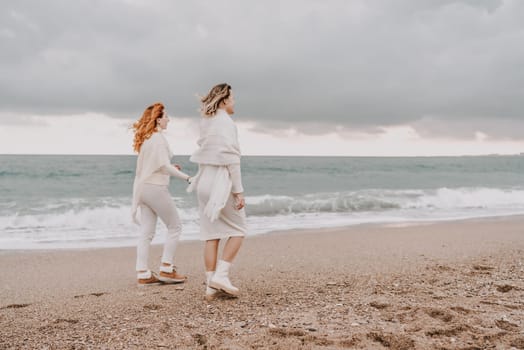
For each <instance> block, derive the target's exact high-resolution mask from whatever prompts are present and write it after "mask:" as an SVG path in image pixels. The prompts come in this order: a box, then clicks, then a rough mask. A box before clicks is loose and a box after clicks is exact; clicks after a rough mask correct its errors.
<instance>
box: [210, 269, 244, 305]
mask: <svg viewBox="0 0 524 350" xmlns="http://www.w3.org/2000/svg"><path fill="white" fill-rule="evenodd" d="M230 267H231V263H228V262H227V261H224V260H219V261H218V264H217V270H216V271H215V274H214V275H213V277H211V280H210V281H209V287H211V288H213V289H216V290H220V291H222V292H224V293H226V294H229V295H231V296H235V297H236V296H238V294H239V290H238V288H237V287H235V286H233V285H232V284H231V281H230V280H229V277H228V275H229V268H230Z"/></svg>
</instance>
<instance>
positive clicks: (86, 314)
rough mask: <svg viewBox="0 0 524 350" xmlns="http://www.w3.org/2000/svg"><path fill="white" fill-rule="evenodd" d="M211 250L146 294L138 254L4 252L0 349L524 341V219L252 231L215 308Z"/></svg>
mask: <svg viewBox="0 0 524 350" xmlns="http://www.w3.org/2000/svg"><path fill="white" fill-rule="evenodd" d="M201 249H202V243H200V242H182V243H181V244H180V246H179V249H178V253H177V256H178V257H177V262H176V263H177V265H178V266H179V270H180V271H181V272H183V273H187V274H188V275H189V280H188V282H187V283H185V284H182V285H161V286H150V287H142V288H139V287H137V285H136V280H135V273H134V263H135V250H134V248H116V249H114V248H111V249H89V250H81V249H77V250H53V251H16V252H14V251H0V268H1V269H2V274H0V349H24V348H27V349H33V348H38V349H99V348H103V349H144V348H154V349H161V348H177V349H178V348H179V349H339V348H350V349H351V348H353V349H510V348H512V347H513V348H515V349H524V218H522V217H506V218H493V219H482V220H466V221H457V222H445V223H433V224H421V225H415V224H413V225H411V224H406V225H389V226H388V225H362V226H354V227H347V228H336V229H315V230H302V231H287V232H275V233H271V234H266V235H261V236H254V237H248V238H247V239H246V241H245V243H244V246H243V248H242V250H241V252H240V255H239V256H238V258H237V260H236V263H235V265H234V267H233V271H232V275H231V279H232V281H233V283H234V284H235V285H237V286H238V287H239V288H240V289H241V296H240V297H239V298H237V299H224V298H221V299H219V300H215V301H213V302H206V301H204V299H203V293H204V284H203V282H204V273H203V267H202V266H203V265H202V258H201V253H202V252H201ZM160 255H161V247H158V246H155V247H153V250H152V254H151V267H152V268H153V269H155V270H158V267H157V265H158V260H159V259H160Z"/></svg>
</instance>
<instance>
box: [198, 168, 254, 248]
mask: <svg viewBox="0 0 524 350" xmlns="http://www.w3.org/2000/svg"><path fill="white" fill-rule="evenodd" d="M217 170H218V166H213V165H203V164H201V165H200V175H199V178H198V184H197V186H196V192H197V199H198V211H199V214H200V239H201V240H203V241H208V240H211V239H222V238H228V237H243V236H244V235H245V234H246V231H247V228H246V212H245V210H244V208H242V209H241V210H237V209H236V208H235V200H234V198H233V194H230V195H229V198H228V200H227V202H226V206H225V207H224V208H223V209H222V210H221V211H220V216H219V217H218V219H216V220H215V221H213V222H211V221H210V220H209V218H208V217H207V215H205V214H204V208H205V206H206V204H207V202H208V201H209V195H210V194H211V190H212V188H213V186H215V176H216V173H217Z"/></svg>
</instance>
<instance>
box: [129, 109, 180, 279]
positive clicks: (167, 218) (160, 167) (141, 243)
mask: <svg viewBox="0 0 524 350" xmlns="http://www.w3.org/2000/svg"><path fill="white" fill-rule="evenodd" d="M168 123H169V117H168V115H167V113H166V112H165V111H164V105H163V104H161V103H155V104H153V105H151V106H149V107H147V108H146V110H145V111H144V113H143V114H142V117H141V118H140V119H139V120H138V121H137V122H136V123H135V124H133V129H134V131H135V139H134V145H133V146H134V150H135V152H138V159H137V163H136V176H135V182H134V185H133V207H132V216H133V220H134V221H135V222H136V223H138V224H140V237H139V239H138V244H137V259H136V271H137V279H138V284H139V285H151V284H158V283H162V282H163V283H181V282H184V281H185V280H186V276H184V275H182V274H179V273H178V272H177V271H176V268H175V266H174V257H175V251H176V247H177V244H178V240H179V238H180V233H181V231H182V226H181V224H180V219H179V217H178V211H177V208H176V206H175V203H174V202H173V199H172V198H171V195H170V193H169V189H168V186H169V178H170V176H175V177H178V178H179V179H183V180H185V181H187V182H189V179H190V177H189V175H187V174H184V173H183V172H181V171H180V167H179V166H178V165H172V164H170V160H171V158H172V156H173V154H172V153H171V150H170V148H169V144H168V143H167V140H166V138H165V136H164V135H163V134H162V131H163V130H165V129H166V128H167V124H168ZM138 209H140V220H139V219H138V215H137V214H138ZM158 217H160V219H161V220H162V221H163V223H164V224H165V225H166V227H167V236H166V241H165V244H164V250H163V253H162V260H161V265H160V268H159V270H160V273H159V274H158V275H157V274H156V273H154V272H152V271H151V270H150V269H149V266H148V260H149V248H150V245H151V241H152V239H153V237H154V235H155V229H156V223H157V218H158Z"/></svg>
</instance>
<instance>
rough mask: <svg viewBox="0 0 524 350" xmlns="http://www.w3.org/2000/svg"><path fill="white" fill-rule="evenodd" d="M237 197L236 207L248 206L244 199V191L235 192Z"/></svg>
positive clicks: (235, 197)
mask: <svg viewBox="0 0 524 350" xmlns="http://www.w3.org/2000/svg"><path fill="white" fill-rule="evenodd" d="M233 198H234V199H235V209H236V210H240V209H242V208H244V207H245V206H246V200H245V199H244V194H243V193H233Z"/></svg>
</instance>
